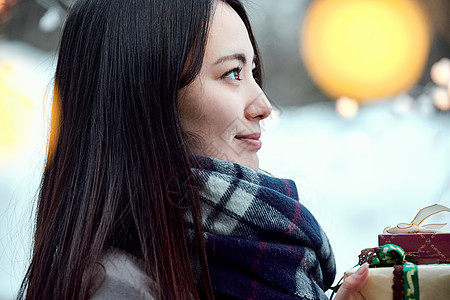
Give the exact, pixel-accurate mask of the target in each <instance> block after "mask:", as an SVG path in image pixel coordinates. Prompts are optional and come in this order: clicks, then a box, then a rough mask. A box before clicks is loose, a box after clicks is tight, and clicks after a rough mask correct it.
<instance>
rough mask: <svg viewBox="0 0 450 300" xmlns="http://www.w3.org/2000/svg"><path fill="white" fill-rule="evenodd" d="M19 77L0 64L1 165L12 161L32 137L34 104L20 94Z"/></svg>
mask: <svg viewBox="0 0 450 300" xmlns="http://www.w3.org/2000/svg"><path fill="white" fill-rule="evenodd" d="M18 82H19V75H18V74H16V73H15V71H14V69H13V68H11V67H8V66H7V65H5V64H0V163H2V162H7V161H10V160H12V159H14V158H17V157H15V156H16V154H17V153H18V152H19V151H18V150H20V149H21V148H23V147H26V144H27V140H28V138H29V135H30V128H29V121H30V118H31V114H32V112H33V102H32V100H31V99H30V98H28V97H27V96H25V95H24V94H22V93H21V92H20V85H19V84H18Z"/></svg>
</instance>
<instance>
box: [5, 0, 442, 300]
mask: <svg viewBox="0 0 450 300" xmlns="http://www.w3.org/2000/svg"><path fill="white" fill-rule="evenodd" d="M71 3H72V0H0V299H11V298H13V297H14V295H15V293H16V291H17V289H18V286H19V284H20V281H21V279H22V277H23V274H24V271H25V268H26V264H27V261H28V258H29V254H30V252H31V243H32V235H31V232H32V220H33V211H34V205H35V200H36V196H37V192H38V187H39V180H40V175H41V173H42V169H43V166H44V161H45V156H46V147H47V146H46V143H47V141H48V130H49V122H50V111H51V96H52V89H53V87H52V77H53V72H54V69H55V63H56V51H57V46H58V40H59V34H60V31H61V27H62V24H63V22H64V19H65V17H66V14H67V10H68V8H69V7H70V5H71ZM244 3H245V5H246V7H247V9H248V13H249V15H250V18H251V22H252V24H253V28H254V33H255V36H256V39H257V41H258V42H259V46H260V50H261V53H262V58H263V62H264V70H265V92H266V94H267V96H268V97H269V99H270V100H271V102H272V104H273V107H274V113H273V114H272V115H271V117H270V118H269V119H268V120H267V121H266V122H264V124H263V128H262V129H263V136H262V141H263V148H262V149H261V150H260V152H259V156H260V165H261V168H262V169H264V170H266V171H268V172H270V173H272V174H273V175H275V176H278V177H285V178H291V179H294V180H295V181H296V183H297V186H298V189H299V194H300V200H301V202H302V203H303V204H305V205H306V207H308V209H310V210H311V211H312V212H313V214H314V215H315V216H316V217H317V219H318V220H319V222H320V223H321V224H322V226H323V227H324V229H325V231H326V232H327V234H328V236H329V238H330V240H331V243H332V245H333V248H334V251H335V255H336V260H337V267H338V275H337V277H338V278H337V279H339V277H340V276H342V274H343V272H344V271H345V270H347V269H349V268H351V267H353V266H354V265H355V264H356V263H357V255H358V254H359V252H360V251H361V250H362V249H363V248H368V247H374V246H377V235H378V234H380V233H381V232H382V230H383V228H384V227H386V226H391V225H395V224H397V223H399V222H410V221H411V220H412V219H413V218H414V216H415V214H416V213H417V212H418V211H419V210H420V209H421V208H423V207H425V206H427V205H430V204H433V203H439V204H442V205H446V206H448V207H450V98H449V89H450V87H449V81H450V61H449V60H448V58H449V57H450V18H449V15H450V2H449V1H448V0H427V1H425V0H424V1H419V0H417V1H414V0H312V1H310V0H308V1H307V0H279V1H273V0H258V1H249V0H247V1H245V0H244ZM428 221H429V222H432V223H433V222H448V221H450V214H448V213H442V214H440V215H436V216H433V217H431V218H430V220H428V219H427V222H428ZM445 229H446V230H447V231H450V228H449V226H448V225H447V226H446V227H445Z"/></svg>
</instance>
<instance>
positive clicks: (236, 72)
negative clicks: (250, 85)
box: [221, 67, 242, 80]
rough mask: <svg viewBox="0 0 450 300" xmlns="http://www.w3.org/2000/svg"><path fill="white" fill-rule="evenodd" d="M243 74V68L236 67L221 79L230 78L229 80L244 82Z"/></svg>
mask: <svg viewBox="0 0 450 300" xmlns="http://www.w3.org/2000/svg"><path fill="white" fill-rule="evenodd" d="M241 72H242V68H241V67H236V68H234V69H231V70H229V71H227V72H226V73H225V74H223V75H222V77H221V78H229V79H233V80H242V78H241Z"/></svg>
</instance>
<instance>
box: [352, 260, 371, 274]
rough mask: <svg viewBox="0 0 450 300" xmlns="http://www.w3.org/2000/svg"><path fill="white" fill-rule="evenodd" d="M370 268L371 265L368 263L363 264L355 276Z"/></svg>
mask: <svg viewBox="0 0 450 300" xmlns="http://www.w3.org/2000/svg"><path fill="white" fill-rule="evenodd" d="M368 267H369V264H368V263H363V264H362V265H361V266H360V267H359V268H358V270H356V273H355V274H358V275H361V274H362V273H363V272H364V270H365V269H367V268H368Z"/></svg>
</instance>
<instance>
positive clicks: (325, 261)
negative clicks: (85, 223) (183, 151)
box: [193, 157, 336, 299]
mask: <svg viewBox="0 0 450 300" xmlns="http://www.w3.org/2000/svg"><path fill="white" fill-rule="evenodd" d="M197 160H198V162H199V163H200V165H201V166H202V167H201V168H200V169H193V172H194V175H195V176H196V179H197V181H198V182H199V184H200V198H201V201H202V215H203V216H202V218H203V226H204V228H205V237H206V245H207V251H208V263H209V267H210V273H211V279H212V282H213V288H214V290H215V292H216V294H217V295H218V296H227V297H231V298H237V299H327V297H326V296H325V294H324V290H325V289H326V287H329V286H330V285H331V284H332V283H333V280H334V277H335V273H336V270H335V261H334V256H333V253H332V250H331V247H330V244H329V242H328V238H327V237H326V235H325V233H324V232H323V231H322V229H321V227H320V226H319V224H318V223H317V221H316V219H315V218H314V217H313V216H312V214H311V213H310V212H309V211H308V210H307V209H306V208H305V207H304V206H303V205H301V204H300V202H299V201H298V194H297V189H296V186H295V183H294V182H293V181H291V180H286V179H279V178H274V177H270V176H267V175H264V174H262V173H259V172H255V171H254V170H252V169H250V168H247V167H244V166H241V165H238V164H234V163H231V162H227V161H222V160H218V159H213V158H204V157H197Z"/></svg>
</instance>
